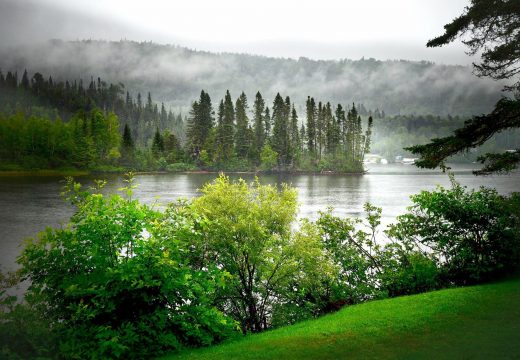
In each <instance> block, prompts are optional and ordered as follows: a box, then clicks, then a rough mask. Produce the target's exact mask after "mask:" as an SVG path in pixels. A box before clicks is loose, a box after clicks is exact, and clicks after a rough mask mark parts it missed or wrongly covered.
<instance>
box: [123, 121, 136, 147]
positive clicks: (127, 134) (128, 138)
mask: <svg viewBox="0 0 520 360" xmlns="http://www.w3.org/2000/svg"><path fill="white" fill-rule="evenodd" d="M133 148H134V140H133V139H132V133H131V131H130V127H129V126H128V124H125V127H124V129H123V149H133Z"/></svg>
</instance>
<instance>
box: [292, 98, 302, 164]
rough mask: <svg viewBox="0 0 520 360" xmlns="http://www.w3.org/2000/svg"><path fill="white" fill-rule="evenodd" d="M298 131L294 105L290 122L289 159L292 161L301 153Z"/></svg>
mask: <svg viewBox="0 0 520 360" xmlns="http://www.w3.org/2000/svg"><path fill="white" fill-rule="evenodd" d="M300 141H301V140H300V132H299V129H298V114H297V113H296V109H295V108H294V105H293V106H292V110H291V124H290V150H291V151H290V155H291V160H292V161H293V165H294V160H295V159H296V158H297V157H298V155H299V154H300V153H301V144H300Z"/></svg>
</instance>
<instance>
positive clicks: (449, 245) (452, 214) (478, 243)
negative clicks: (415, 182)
mask: <svg viewBox="0 0 520 360" xmlns="http://www.w3.org/2000/svg"><path fill="white" fill-rule="evenodd" d="M519 199H520V195H519V194H518V193H517V194H513V195H511V197H507V196H502V195H499V194H498V193H497V191H496V190H494V189H489V188H484V187H482V188H480V189H479V190H470V191H468V190H467V189H466V188H465V187H463V186H461V185H460V184H458V183H457V182H455V180H453V178H452V188H451V189H445V188H442V187H439V188H438V189H437V190H436V191H431V192H429V191H422V192H421V193H419V194H417V195H414V196H412V201H413V205H412V206H411V207H410V209H409V213H407V214H405V215H402V216H399V217H398V221H397V223H396V224H394V225H392V226H391V227H390V229H389V231H388V234H389V235H390V236H392V237H393V238H395V239H398V240H401V241H404V242H408V243H412V244H415V245H416V246H417V247H423V248H427V249H429V251H430V253H431V254H432V256H434V258H435V259H436V261H437V263H438V264H439V267H440V269H441V272H442V274H441V276H442V278H443V279H444V281H447V282H448V283H454V284H471V283H478V282H482V281H488V280H492V279H496V278H498V277H500V276H502V275H504V274H507V273H510V272H512V271H515V270H516V269H517V268H518V265H519V263H520V205H519V204H520V200H519Z"/></svg>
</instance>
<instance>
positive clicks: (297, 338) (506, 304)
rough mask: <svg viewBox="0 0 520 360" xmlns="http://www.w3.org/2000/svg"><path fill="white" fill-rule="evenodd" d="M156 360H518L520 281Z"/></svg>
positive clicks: (354, 309) (357, 310)
mask: <svg viewBox="0 0 520 360" xmlns="http://www.w3.org/2000/svg"><path fill="white" fill-rule="evenodd" d="M163 359H172V360H173V359H208V360H209V359H284V360H289V359H520V280H509V281H504V282H500V283H494V284H488V285H481V286H472V287H466V288H456V289H448V290H441V291H435V292H430V293H426V294H420V295H414V296H403V297H399V298H394V299H387V300H380V301H372V302H368V303H365V304H360V305H356V306H351V307H348V308H345V309H343V310H341V311H339V312H337V313H334V314H330V315H327V316H324V317H321V318H319V319H317V320H311V321H305V322H301V323H299V324H296V325H293V326H287V327H284V328H281V329H277V330H273V331H268V332H265V333H262V334H259V335H251V336H247V337H244V338H242V339H239V340H236V341H233V342H229V343H226V344H222V345H219V346H213V347H209V348H204V349H196V350H191V351H185V352H182V353H180V354H174V355H170V356H166V357H164V358H163Z"/></svg>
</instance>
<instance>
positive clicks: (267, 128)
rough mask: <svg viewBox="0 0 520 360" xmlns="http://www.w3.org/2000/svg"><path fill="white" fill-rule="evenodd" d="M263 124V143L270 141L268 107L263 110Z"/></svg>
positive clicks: (269, 113) (269, 114)
mask: <svg viewBox="0 0 520 360" xmlns="http://www.w3.org/2000/svg"><path fill="white" fill-rule="evenodd" d="M264 124H265V126H264V127H265V137H264V143H266V142H268V141H270V139H271V112H270V111H269V107H268V106H266V107H265V110H264Z"/></svg>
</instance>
